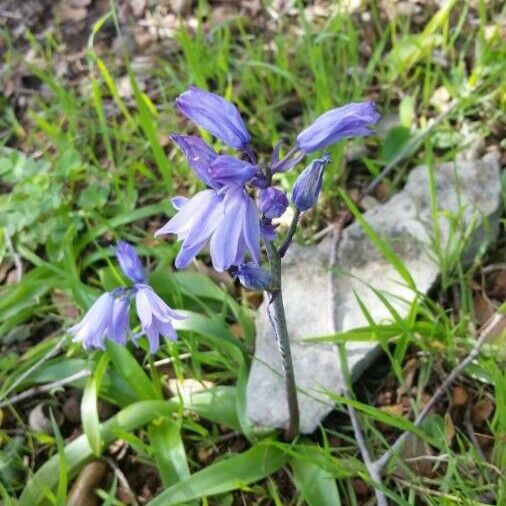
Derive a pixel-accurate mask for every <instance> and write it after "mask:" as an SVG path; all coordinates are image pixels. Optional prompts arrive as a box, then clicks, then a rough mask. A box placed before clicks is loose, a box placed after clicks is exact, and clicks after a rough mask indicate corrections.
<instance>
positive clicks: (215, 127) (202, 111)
mask: <svg viewBox="0 0 506 506" xmlns="http://www.w3.org/2000/svg"><path fill="white" fill-rule="evenodd" d="M176 105H177V107H178V108H179V110H180V111H181V112H182V113H183V114H184V115H185V116H186V117H187V118H189V119H191V120H192V121H194V122H195V123H197V125H199V126H200V127H202V128H204V129H205V130H207V131H208V132H210V133H211V134H213V135H214V136H215V137H217V138H218V139H221V140H222V141H223V142H225V143H226V144H228V145H229V146H231V147H233V148H235V149H243V148H244V147H245V146H246V145H247V144H249V141H250V139H251V137H250V135H249V133H248V131H247V130H246V126H245V124H244V121H243V119H242V118H241V115H240V114H239V111H238V110H237V108H236V107H235V105H233V104H231V103H230V102H229V101H228V100H225V99H224V98H223V97H220V96H219V95H215V94H214V93H210V92H208V91H204V90H201V89H200V88H197V87H196V86H190V89H189V90H188V91H185V92H184V93H183V94H181V95H179V97H178V98H177V99H176Z"/></svg>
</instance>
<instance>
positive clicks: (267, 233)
mask: <svg viewBox="0 0 506 506" xmlns="http://www.w3.org/2000/svg"><path fill="white" fill-rule="evenodd" d="M278 226H279V224H276V225H274V224H272V223H271V222H270V221H269V222H265V221H262V222H261V223H260V234H261V235H262V237H263V238H264V239H265V240H266V241H274V239H276V237H277V236H278V232H277V230H276V229H277V228H278Z"/></svg>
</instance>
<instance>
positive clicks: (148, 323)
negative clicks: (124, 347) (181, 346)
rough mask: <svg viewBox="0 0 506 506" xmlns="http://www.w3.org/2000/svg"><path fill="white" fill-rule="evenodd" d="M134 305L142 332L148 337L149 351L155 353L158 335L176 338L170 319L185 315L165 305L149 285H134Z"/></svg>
mask: <svg viewBox="0 0 506 506" xmlns="http://www.w3.org/2000/svg"><path fill="white" fill-rule="evenodd" d="M135 305H136V309H137V315H138V316H139V320H140V321H141V327H142V334H145V335H146V337H147V338H148V341H149V349H150V351H151V353H155V352H156V351H157V350H158V348H159V347H160V336H164V337H166V338H167V339H170V340H172V341H174V340H176V339H177V334H176V331H175V330H174V327H173V325H172V321H173V320H182V319H184V318H185V317H184V316H183V315H180V314H179V313H176V312H175V311H174V310H172V309H171V308H170V307H169V306H167V304H165V302H164V301H163V300H162V299H161V298H160V297H159V296H158V295H157V294H156V293H155V292H154V290H153V289H152V288H151V287H150V286H148V285H137V286H136V295H135Z"/></svg>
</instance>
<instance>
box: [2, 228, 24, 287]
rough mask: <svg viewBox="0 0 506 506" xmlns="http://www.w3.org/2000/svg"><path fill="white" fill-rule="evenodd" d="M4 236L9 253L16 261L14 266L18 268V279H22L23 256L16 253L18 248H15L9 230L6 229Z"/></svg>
mask: <svg viewBox="0 0 506 506" xmlns="http://www.w3.org/2000/svg"><path fill="white" fill-rule="evenodd" d="M4 238H5V244H6V246H7V249H8V251H9V254H10V255H11V257H12V261H13V262H14V267H15V268H16V281H21V278H22V277H23V263H22V262H21V257H20V256H19V255H18V254H17V253H16V250H15V249H14V245H13V244H12V240H11V236H10V235H9V233H8V232H7V231H5V229H4Z"/></svg>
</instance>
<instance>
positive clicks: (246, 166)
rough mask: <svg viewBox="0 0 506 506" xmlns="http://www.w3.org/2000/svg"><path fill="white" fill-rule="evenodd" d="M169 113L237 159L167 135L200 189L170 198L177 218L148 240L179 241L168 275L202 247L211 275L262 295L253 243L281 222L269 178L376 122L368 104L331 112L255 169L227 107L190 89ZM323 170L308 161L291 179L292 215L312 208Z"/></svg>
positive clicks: (233, 111)
mask: <svg viewBox="0 0 506 506" xmlns="http://www.w3.org/2000/svg"><path fill="white" fill-rule="evenodd" d="M176 106H177V107H178V109H179V111H180V112H181V113H182V114H184V115H185V116H186V117H187V118H189V119H191V120H192V121H193V122H194V123H196V124H197V125H198V126H199V127H201V128H204V129H205V130H207V131H208V132H209V133H211V134H212V135H214V136H215V137H216V138H218V139H219V140H221V141H223V142H224V143H225V144H226V145H228V146H229V147H231V148H233V149H235V150H238V151H239V156H235V157H234V156H230V155H220V154H218V153H217V152H216V151H215V150H214V149H213V148H212V147H211V146H209V145H208V144H206V143H205V142H204V141H203V140H202V139H201V138H200V137H197V136H193V135H179V134H173V135H172V136H171V138H172V140H173V141H174V143H175V144H177V145H178V146H179V148H180V149H181V151H182V152H183V154H184V155H185V157H186V159H187V161H188V164H189V166H190V167H191V169H192V170H193V171H194V173H195V174H196V176H197V177H198V178H199V179H200V180H201V181H202V182H203V183H205V185H206V186H207V189H205V190H202V191H200V192H198V193H197V194H196V195H194V196H193V197H192V198H191V199H187V198H185V197H175V198H173V199H172V204H173V206H174V208H175V209H176V210H177V213H176V214H175V215H174V216H173V218H172V219H171V220H170V221H169V222H168V223H167V224H166V225H164V226H163V227H161V228H160V229H159V230H158V231H157V232H156V234H155V235H156V236H160V235H165V234H175V235H176V236H177V239H178V240H179V241H182V247H181V249H180V251H179V253H178V255H177V257H176V261H175V265H176V268H178V269H181V268H184V267H186V266H187V265H189V264H190V262H191V261H192V260H193V259H194V258H195V256H196V255H198V254H199V253H200V251H202V250H203V249H204V248H205V247H206V246H207V245H209V252H210V255H211V261H212V264H213V267H214V269H215V270H217V271H225V270H231V271H233V272H234V273H235V274H236V276H237V277H238V278H239V280H240V281H241V282H243V280H248V282H247V283H248V285H249V286H255V287H256V288H261V287H263V288H266V287H267V286H266V285H265V282H266V280H268V276H266V275H265V273H263V272H262V270H261V269H260V268H259V265H260V241H261V239H262V238H264V239H265V240H273V239H275V238H276V227H275V225H274V224H273V223H272V219H274V218H278V217H279V216H281V215H282V214H283V213H284V212H285V210H286V208H287V206H288V199H287V197H286V195H285V193H284V192H283V191H281V190H279V189H277V188H274V187H273V186H272V175H273V174H274V173H276V172H284V171H286V170H289V169H291V168H292V167H294V166H295V165H296V164H297V163H298V162H300V161H301V160H302V158H303V157H304V156H305V155H306V154H307V153H312V152H314V151H317V150H318V149H320V148H324V147H326V146H329V145H331V144H333V143H335V142H337V141H338V140H340V139H343V138H345V137H351V136H363V135H368V134H370V133H371V130H370V129H369V126H370V125H372V124H374V123H376V122H377V121H378V119H379V115H378V113H377V112H376V110H375V108H374V103H373V102H360V103H352V104H348V105H346V106H344V107H339V108H337V109H333V110H331V111H329V112H327V113H325V114H323V115H322V116H320V117H319V118H318V119H317V120H316V121H315V122H314V123H313V124H312V125H310V126H309V127H308V128H306V129H305V130H304V131H302V132H301V133H300V134H299V135H298V136H297V144H296V146H295V148H294V149H292V150H291V151H290V152H289V153H288V155H287V156H286V157H285V158H283V159H281V160H279V145H278V146H276V148H275V150H274V153H273V156H272V160H271V164H270V166H269V167H265V168H263V169H262V168H261V167H260V166H259V165H258V164H257V163H256V159H255V156H254V154H253V151H252V149H251V146H250V140H251V136H250V134H249V132H248V130H247V128H246V125H245V123H244V120H243V119H242V117H241V115H240V113H239V111H238V110H237V108H236V107H235V106H234V105H233V104H232V103H230V102H229V101H227V100H225V99H224V98H222V97H220V96H218V95H215V94H214V93H210V92H207V91H204V90H201V89H199V88H197V87H196V86H191V87H190V89H189V90H187V91H186V92H184V93H183V94H182V95H180V96H179V97H178V98H177V99H176ZM241 155H243V158H244V157H245V158H246V159H242V158H240V156H241ZM328 163H330V159H329V157H328V155H326V154H325V155H324V156H323V157H322V158H321V159H318V160H314V161H313V162H311V163H310V165H309V166H308V167H307V168H306V169H305V170H304V171H303V172H302V174H301V175H300V176H299V178H298V179H297V181H296V183H295V186H294V188H293V193H292V203H293V204H294V205H295V207H296V208H297V209H298V210H299V211H301V212H303V211H306V210H308V209H309V208H311V207H313V206H314V205H315V204H316V201H317V199H318V194H319V192H320V189H321V185H322V177H323V169H324V167H325V165H327V164H328ZM254 188H258V189H259V191H258V202H255V200H254V199H253V198H252V196H251V193H252V191H253V190H254ZM248 256H249V259H247V257H248ZM238 273H239V274H238ZM245 273H247V275H246V274H245ZM253 277H254V278H255V281H254V282H253V281H252V278H253ZM243 284H244V283H243Z"/></svg>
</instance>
